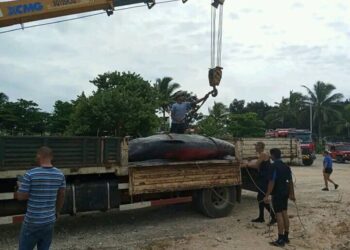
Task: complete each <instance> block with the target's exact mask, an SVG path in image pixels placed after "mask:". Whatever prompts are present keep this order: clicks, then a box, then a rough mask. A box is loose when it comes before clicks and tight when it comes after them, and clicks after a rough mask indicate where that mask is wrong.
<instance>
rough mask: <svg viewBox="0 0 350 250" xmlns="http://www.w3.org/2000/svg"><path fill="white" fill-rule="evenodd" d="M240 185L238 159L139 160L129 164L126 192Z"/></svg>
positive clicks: (168, 190)
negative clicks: (193, 160)
mask: <svg viewBox="0 0 350 250" xmlns="http://www.w3.org/2000/svg"><path fill="white" fill-rule="evenodd" d="M240 184H241V173H240V167H239V164H238V162H236V161H233V160H208V161H196V162H167V163H164V162H161V163H156V162H139V163H132V164H130V165H129V193H130V195H135V194H144V193H160V192H172V191H180V190H192V189H201V188H211V187H220V186H235V185H240Z"/></svg>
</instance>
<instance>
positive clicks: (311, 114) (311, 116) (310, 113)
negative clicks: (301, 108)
mask: <svg viewBox="0 0 350 250" xmlns="http://www.w3.org/2000/svg"><path fill="white" fill-rule="evenodd" d="M309 105H310V132H311V136H312V103H311V102H309Z"/></svg>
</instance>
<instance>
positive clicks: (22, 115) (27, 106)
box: [0, 99, 49, 135]
mask: <svg viewBox="0 0 350 250" xmlns="http://www.w3.org/2000/svg"><path fill="white" fill-rule="evenodd" d="M0 116H1V125H2V130H5V131H7V133H9V134H12V135H16V134H23V135H31V134H38V133H40V134H43V133H44V132H45V129H46V126H47V119H48V116H49V114H48V113H46V112H42V111H41V110H40V109H39V108H38V104H37V103H35V102H33V101H28V100H24V99H18V100H17V101H16V102H5V103H3V104H2V105H1V110H0Z"/></svg>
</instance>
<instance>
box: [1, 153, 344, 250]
mask: <svg viewBox="0 0 350 250" xmlns="http://www.w3.org/2000/svg"><path fill="white" fill-rule="evenodd" d="M321 171H322V163H321V156H319V157H318V160H317V161H316V163H314V165H313V166H312V167H293V173H294V175H295V179H296V197H297V206H298V208H299V215H300V219H301V221H302V223H303V225H304V226H305V230H304V229H303V227H302V225H301V222H300V220H299V218H298V212H297V209H296V206H295V205H294V204H293V203H291V202H290V203H289V208H290V209H289V215H290V222H291V229H290V237H291V244H290V245H288V246H286V247H285V248H286V249H332V250H333V249H350V208H349V207H350V195H349V193H350V183H349V177H350V164H349V163H347V164H334V172H333V175H332V178H333V179H334V180H335V181H336V182H337V183H339V185H340V187H339V189H338V190H334V188H333V186H332V185H331V186H330V191H329V192H323V191H321V188H322V187H323V179H322V174H321ZM256 216H257V202H256V198H255V194H254V193H252V192H248V191H246V192H244V193H243V197H242V203H241V204H237V205H236V206H235V208H234V211H233V213H232V214H231V215H230V216H229V217H226V218H221V219H209V218H206V217H204V216H202V215H201V214H198V213H197V212H195V211H194V210H193V209H192V206H191V205H190V204H186V205H176V206H168V207H160V208H151V209H141V210H135V211H128V212H122V213H117V212H108V213H96V214H92V215H80V216H76V217H62V218H61V219H60V221H59V222H58V223H57V225H56V229H55V236H54V241H53V245H52V249H66V250H70V249H87V250H95V249H101V250H102V249H103V250H107V249H108V250H110V249H144V250H163V249H201V250H203V249H261V250H263V249H273V248H274V247H271V246H270V245H269V244H268V242H269V241H271V240H272V239H274V238H275V236H276V234H277V226H273V227H271V228H270V230H269V227H268V226H267V225H266V224H253V223H251V222H250V220H251V219H252V218H255V217H256ZM266 220H268V218H267V214H266ZM19 229H20V225H2V226H0V249H6V250H7V249H16V248H17V241H18V233H19Z"/></svg>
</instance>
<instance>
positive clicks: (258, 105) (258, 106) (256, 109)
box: [244, 101, 272, 120]
mask: <svg viewBox="0 0 350 250" xmlns="http://www.w3.org/2000/svg"><path fill="white" fill-rule="evenodd" d="M271 109H272V107H271V106H270V105H268V104H267V103H266V102H264V101H260V102H248V103H247V105H246V107H245V108H244V112H245V113H256V114H257V115H258V118H259V119H260V120H264V119H265V117H266V115H267V114H268V112H269V111H270V110H271Z"/></svg>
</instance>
